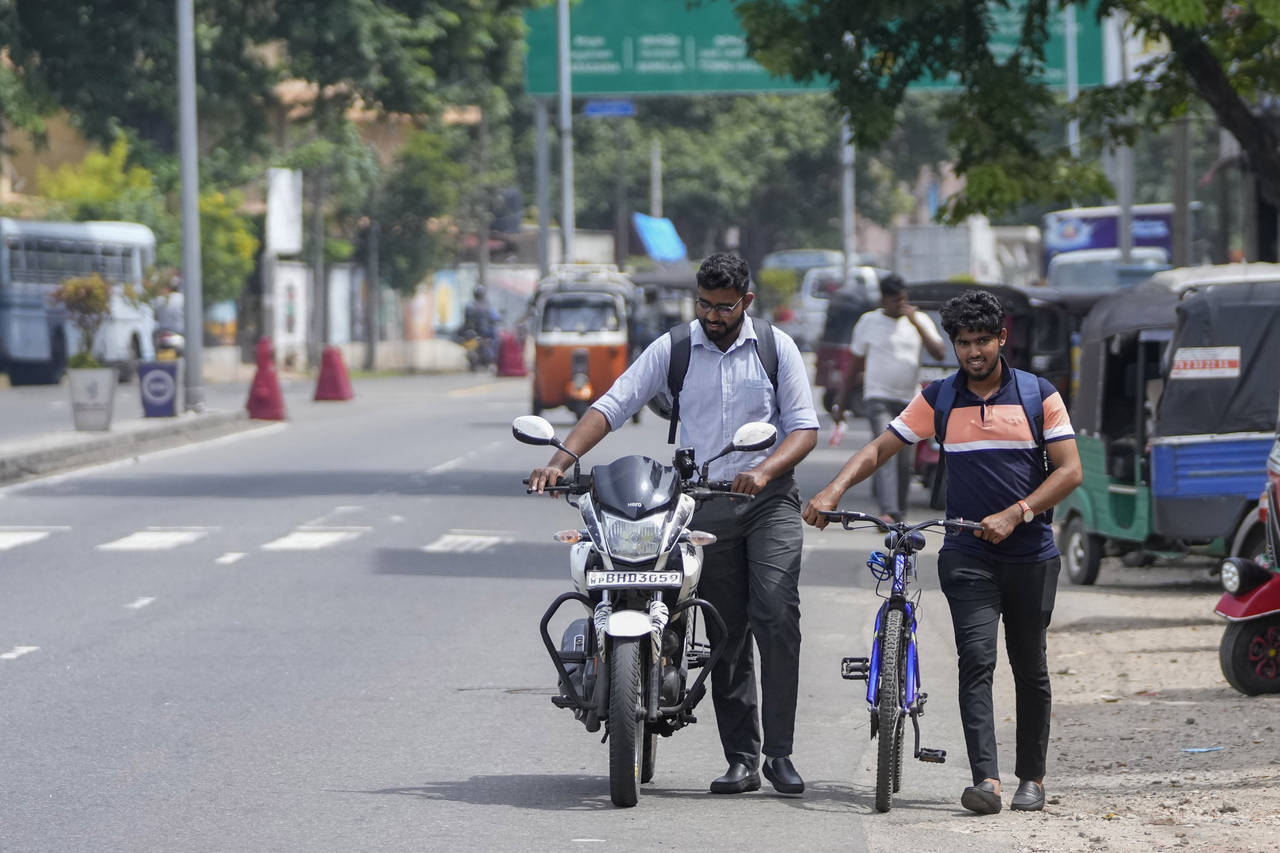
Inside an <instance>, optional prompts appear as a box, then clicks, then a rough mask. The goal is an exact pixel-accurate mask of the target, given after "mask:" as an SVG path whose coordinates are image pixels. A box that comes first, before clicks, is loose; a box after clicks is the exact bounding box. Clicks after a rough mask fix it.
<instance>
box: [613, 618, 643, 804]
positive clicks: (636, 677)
mask: <svg viewBox="0 0 1280 853" xmlns="http://www.w3.org/2000/svg"><path fill="white" fill-rule="evenodd" d="M645 639H647V638H645ZM642 672H643V668H642V666H641V654H640V638H638V637H626V638H615V639H614V641H613V650H612V654H610V655H609V799H610V800H612V801H613V804H614V805H615V806H622V807H623V808H628V807H630V806H634V805H635V804H636V803H637V802H638V801H639V800H640V767H641V764H642V763H643V761H644V756H643V752H644V740H645V733H644V722H643V721H642V717H643V715H644V706H643V705H641V703H640V697H641V695H642V693H641V688H642V687H643V684H644V678H643V676H642Z"/></svg>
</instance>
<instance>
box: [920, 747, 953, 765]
mask: <svg viewBox="0 0 1280 853" xmlns="http://www.w3.org/2000/svg"><path fill="white" fill-rule="evenodd" d="M916 758H918V759H920V760H921V761H927V762H929V763H930V764H946V763H947V751H946V750H945V749H925V748H924V747H921V748H920V754H919V755H917V756H916Z"/></svg>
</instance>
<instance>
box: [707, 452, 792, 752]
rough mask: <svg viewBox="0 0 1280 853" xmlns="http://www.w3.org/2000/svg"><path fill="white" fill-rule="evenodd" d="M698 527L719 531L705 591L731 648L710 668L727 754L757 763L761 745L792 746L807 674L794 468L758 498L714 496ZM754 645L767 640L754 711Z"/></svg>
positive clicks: (717, 639)
mask: <svg viewBox="0 0 1280 853" xmlns="http://www.w3.org/2000/svg"><path fill="white" fill-rule="evenodd" d="M693 527H694V528H695V529H698V530H705V531H707V532H709V533H714V534H715V535H716V536H717V537H718V538H717V541H716V542H715V543H714V544H712V545H708V546H707V547H706V548H705V549H704V552H703V565H702V580H701V582H700V583H699V584H698V594H699V595H700V596H701V597H702V598H705V599H706V600H707V601H709V602H711V604H713V605H714V606H715V608H716V610H718V611H719V612H720V616H721V618H723V619H724V622H725V630H726V633H725V635H724V636H721V635H720V634H719V632H718V631H717V630H716V629H715V626H714V625H713V624H712V622H711V620H707V621H706V626H707V632H708V638H709V639H710V641H711V644H712V645H713V646H714V645H716V644H723V645H724V648H725V651H724V654H723V655H722V656H721V658H720V660H719V661H718V662H717V663H716V665H715V667H714V669H712V671H711V699H712V702H713V703H714V705H715V709H716V725H717V726H718V727H719V730H720V745H721V746H722V747H723V748H724V755H725V758H726V759H727V760H728V761H730V762H734V761H741V762H744V763H745V764H747V765H748V766H750V767H755V766H756V763H757V761H758V759H759V756H760V753H761V751H762V739H761V734H760V730H761V726H760V720H759V719H758V716H762V717H763V723H764V737H763V752H764V754H765V755H768V756H774V757H777V756H784V755H790V754H791V747H792V740H793V738H794V735H795V724H796V694H797V691H798V688H799V674H800V672H799V671H800V549H801V545H802V544H803V538H804V532H803V528H802V524H801V520H800V494H799V492H798V491H797V490H796V486H795V481H794V480H793V479H792V478H791V477H786V478H782V479H779V480H775V481H774V482H772V483H770V484H769V485H768V486H766V487H765V489H764V490H763V491H762V492H761V493H760V494H759V495H757V496H756V497H755V499H754V500H752V501H745V502H742V503H736V502H733V503H731V502H730V501H729V500H727V499H724V498H716V499H712V500H710V501H707V502H706V503H704V504H703V505H702V506H701V507H700V508H699V509H698V511H697V513H696V514H695V515H694V518H693ZM752 640H754V641H755V643H754V645H755V646H758V647H759V649H760V687H761V691H762V693H763V704H762V706H761V707H762V713H761V714H760V715H758V714H757V698H756V676H755V655H754V650H753V648H752Z"/></svg>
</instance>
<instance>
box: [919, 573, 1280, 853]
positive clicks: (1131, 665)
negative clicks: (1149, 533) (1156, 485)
mask: <svg viewBox="0 0 1280 853" xmlns="http://www.w3.org/2000/svg"><path fill="white" fill-rule="evenodd" d="M1220 591H1221V590H1220V588H1219V587H1218V585H1217V581H1216V578H1210V577H1209V575H1208V572H1207V571H1206V570H1205V568H1203V567H1201V568H1190V569H1189V568H1187V567H1185V566H1183V567H1176V568H1175V567H1153V568H1147V569H1126V568H1124V567H1122V566H1120V565H1119V562H1118V561H1116V560H1107V561H1106V562H1105V563H1104V565H1103V569H1102V573H1101V575H1100V576H1099V580H1098V584H1097V585H1096V586H1093V587H1073V586H1070V585H1068V584H1067V583H1066V582H1065V581H1064V583H1063V585H1062V587H1061V588H1060V590H1059V594H1058V603H1057V608H1056V610H1055V614H1054V623H1053V625H1052V626H1051V628H1050V634H1049V667H1050V671H1051V672H1052V673H1053V688H1054V715H1053V729H1052V735H1051V742H1050V747H1049V770H1048V775H1047V776H1046V778H1045V787H1046V793H1047V797H1048V799H1047V804H1046V806H1045V809H1044V811H1043V812H1040V813H1020V812H1010V811H1008V808H1007V807H1008V800H1009V797H1010V796H1012V793H1013V789H1014V787H1016V785H1017V780H1016V779H1012V778H1006V779H1005V780H1004V785H1005V787H1004V792H1003V793H1004V800H1005V806H1006V810H1005V811H1003V812H1001V813H1000V814H999V815H994V816H991V817H982V818H977V817H962V818H957V819H954V820H950V819H949V820H947V821H945V822H944V823H946V824H949V825H945V826H937V827H936V828H937V829H941V830H944V831H946V832H955V833H961V834H963V835H966V836H969V837H970V838H972V840H973V841H974V842H975V846H974V847H973V848H970V847H969V845H967V844H966V845H964V846H965V848H966V849H980V848H981V846H983V842H984V841H986V842H989V843H990V844H991V846H1006V845H1010V844H1012V846H1014V847H1015V848H1016V849H1019V850H1028V851H1055V853H1057V851H1120V853H1130V851H1134V852H1135V853H1136V851H1152V850H1195V851H1245V850H1258V851H1264V850H1265V851H1274V850H1277V849H1280V749H1277V746H1278V745H1280V738H1277V734H1276V730H1277V728H1280V695H1271V696H1261V697H1248V696H1244V695H1242V694H1240V693H1237V692H1236V691H1235V690H1233V689H1232V688H1231V687H1230V685H1228V684H1227V682H1226V679H1225V678H1224V677H1223V675H1222V671H1221V669H1220V668H1219V664H1218V643H1219V641H1220V640H1221V638H1222V632H1223V627H1224V625H1225V622H1224V621H1223V620H1221V619H1219V618H1218V617H1217V616H1215V615H1214V614H1213V605H1214V604H1215V603H1216V601H1217V598H1218V596H1219V594H1220ZM996 691H997V694H996V708H997V711H998V712H1000V711H1003V712H1006V713H1007V714H1008V716H1006V717H1005V718H1004V719H1003V721H1002V722H1001V725H1000V728H999V732H998V734H999V738H1000V752H1001V755H1012V752H1013V715H1012V709H1013V707H1014V705H1013V689H1012V682H1011V680H1010V678H1009V677H1008V665H1007V663H1006V662H1005V660H1004V658H1003V655H1002V656H1001V662H1000V665H999V670H998V674H997V681H996Z"/></svg>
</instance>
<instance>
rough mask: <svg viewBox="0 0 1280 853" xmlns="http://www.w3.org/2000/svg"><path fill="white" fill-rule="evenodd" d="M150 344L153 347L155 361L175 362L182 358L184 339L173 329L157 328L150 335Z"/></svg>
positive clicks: (184, 345)
mask: <svg viewBox="0 0 1280 853" xmlns="http://www.w3.org/2000/svg"><path fill="white" fill-rule="evenodd" d="M151 343H152V345H153V346H154V347H155V351H156V361H177V360H178V359H180V358H182V351H183V349H184V348H185V347H186V338H184V337H183V335H182V333H181V332H179V331H176V330H174V329H164V328H157V329H156V330H155V331H154V332H153V333H152V336H151Z"/></svg>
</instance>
